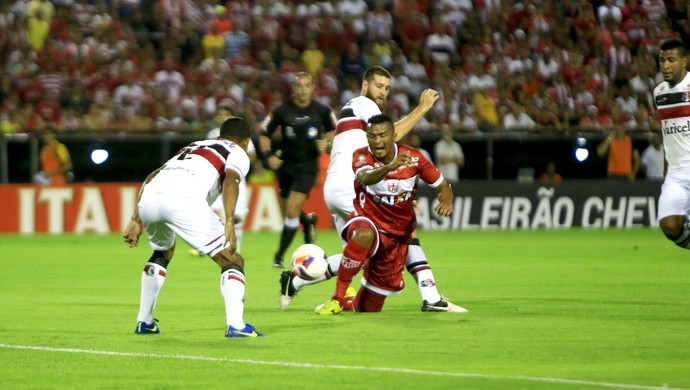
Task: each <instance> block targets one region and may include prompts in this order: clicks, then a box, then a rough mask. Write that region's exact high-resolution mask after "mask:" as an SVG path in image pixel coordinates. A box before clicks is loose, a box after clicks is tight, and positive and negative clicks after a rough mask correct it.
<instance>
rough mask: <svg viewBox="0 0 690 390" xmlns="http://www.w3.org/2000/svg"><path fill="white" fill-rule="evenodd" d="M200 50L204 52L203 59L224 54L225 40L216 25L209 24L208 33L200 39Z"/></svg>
mask: <svg viewBox="0 0 690 390" xmlns="http://www.w3.org/2000/svg"><path fill="white" fill-rule="evenodd" d="M201 49H202V50H203V51H204V58H207V59H210V58H216V55H215V54H216V53H218V52H220V53H221V55H222V54H224V50H225V38H224V37H223V32H221V31H220V27H219V26H218V25H217V24H214V23H211V26H210V28H209V31H208V32H207V33H206V34H204V36H203V37H201Z"/></svg>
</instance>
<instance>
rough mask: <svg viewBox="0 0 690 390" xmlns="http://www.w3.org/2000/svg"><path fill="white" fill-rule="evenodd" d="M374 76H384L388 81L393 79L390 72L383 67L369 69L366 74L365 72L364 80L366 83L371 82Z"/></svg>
mask: <svg viewBox="0 0 690 390" xmlns="http://www.w3.org/2000/svg"><path fill="white" fill-rule="evenodd" d="M374 76H383V77H385V78H387V79H390V78H391V74H390V72H388V71H387V70H386V68H384V67H382V66H378V65H377V66H372V67H370V68H369V69H367V71H366V72H364V80H365V81H366V82H371V81H373V80H374Z"/></svg>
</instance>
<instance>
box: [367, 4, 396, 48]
mask: <svg viewBox="0 0 690 390" xmlns="http://www.w3.org/2000/svg"><path fill="white" fill-rule="evenodd" d="M385 7H386V2H385V1H384V0H375V1H374V7H373V9H372V10H371V11H370V12H369V13H368V14H367V17H366V27H367V36H368V38H369V39H370V40H373V41H376V40H390V39H391V38H393V15H391V13H390V12H388V11H387V10H386V8H385Z"/></svg>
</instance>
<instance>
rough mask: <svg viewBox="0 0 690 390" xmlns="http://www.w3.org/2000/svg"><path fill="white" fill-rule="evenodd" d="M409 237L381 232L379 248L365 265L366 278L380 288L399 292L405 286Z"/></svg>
mask: <svg viewBox="0 0 690 390" xmlns="http://www.w3.org/2000/svg"><path fill="white" fill-rule="evenodd" d="M409 241H410V239H409V237H408V238H406V239H402V238H401V237H395V236H387V235H384V234H379V248H378V250H377V251H376V253H374V255H373V256H372V257H370V258H369V260H368V261H367V263H366V264H365V265H364V278H365V279H366V280H367V282H368V283H370V284H372V285H373V286H375V287H378V288H380V289H383V290H386V291H390V292H398V291H400V290H402V289H403V288H404V287H405V282H404V281H403V272H404V271H405V258H406V257H407V250H408V248H409Z"/></svg>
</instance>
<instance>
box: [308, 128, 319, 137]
mask: <svg viewBox="0 0 690 390" xmlns="http://www.w3.org/2000/svg"><path fill="white" fill-rule="evenodd" d="M317 135H319V129H317V128H316V127H314V126H311V127H309V130H307V136H308V137H309V138H316V136H317Z"/></svg>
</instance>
